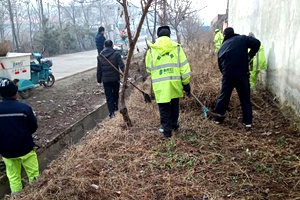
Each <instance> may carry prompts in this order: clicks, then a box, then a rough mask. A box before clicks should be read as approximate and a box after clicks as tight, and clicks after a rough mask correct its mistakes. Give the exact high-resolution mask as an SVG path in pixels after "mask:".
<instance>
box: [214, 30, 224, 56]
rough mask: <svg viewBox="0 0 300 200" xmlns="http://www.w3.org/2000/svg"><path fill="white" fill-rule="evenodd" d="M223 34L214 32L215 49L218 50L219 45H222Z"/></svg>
mask: <svg viewBox="0 0 300 200" xmlns="http://www.w3.org/2000/svg"><path fill="white" fill-rule="evenodd" d="M223 39H224V37H223V34H222V33H221V32H220V31H218V32H217V33H216V34H215V38H214V42H215V51H216V52H217V51H219V49H220V47H221V45H222V42H223Z"/></svg>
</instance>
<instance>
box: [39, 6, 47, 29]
mask: <svg viewBox="0 0 300 200" xmlns="http://www.w3.org/2000/svg"><path fill="white" fill-rule="evenodd" d="M40 15H41V16H40V19H41V20H42V30H43V31H44V30H45V27H46V19H45V15H44V6H43V0H40Z"/></svg>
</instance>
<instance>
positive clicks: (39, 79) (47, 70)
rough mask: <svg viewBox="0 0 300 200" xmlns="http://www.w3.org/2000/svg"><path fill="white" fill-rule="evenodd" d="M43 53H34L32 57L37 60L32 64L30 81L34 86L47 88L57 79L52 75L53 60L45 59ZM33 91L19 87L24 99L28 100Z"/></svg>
mask: <svg viewBox="0 0 300 200" xmlns="http://www.w3.org/2000/svg"><path fill="white" fill-rule="evenodd" d="M44 52H45V48H43V52H42V53H39V52H33V53H32V56H33V57H34V58H35V59H36V60H37V62H35V61H31V62H30V70H31V78H30V81H31V83H32V84H33V85H37V84H39V85H43V86H45V87H51V86H52V85H53V84H54V82H55V77H54V75H53V74H52V71H51V67H52V65H53V63H52V60H50V59H44V58H43V53H44ZM31 89H32V88H30V89H25V90H22V88H20V85H19V94H20V96H21V97H22V98H23V99H26V98H28V97H29V96H30V92H31Z"/></svg>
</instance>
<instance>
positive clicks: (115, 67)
mask: <svg viewBox="0 0 300 200" xmlns="http://www.w3.org/2000/svg"><path fill="white" fill-rule="evenodd" d="M100 55H101V56H102V58H104V60H106V61H107V62H108V63H109V64H110V65H111V66H112V67H113V68H114V69H115V70H116V71H117V72H118V73H119V74H120V75H122V76H124V74H123V73H122V72H120V70H118V68H116V67H115V66H114V64H112V63H111V62H110V61H109V60H108V59H107V58H106V57H105V56H104V55H103V54H102V53H100Z"/></svg>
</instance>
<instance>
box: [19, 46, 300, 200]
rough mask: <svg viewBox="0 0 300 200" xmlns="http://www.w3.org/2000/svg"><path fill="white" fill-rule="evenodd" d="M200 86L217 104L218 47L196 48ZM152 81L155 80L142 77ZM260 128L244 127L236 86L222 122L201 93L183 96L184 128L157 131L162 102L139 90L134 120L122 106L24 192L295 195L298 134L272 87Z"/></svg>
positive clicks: (131, 104)
mask: <svg viewBox="0 0 300 200" xmlns="http://www.w3.org/2000/svg"><path fill="white" fill-rule="evenodd" d="M188 58H189V61H190V63H191V67H192V81H191V86H192V90H193V92H194V93H195V94H196V95H197V97H199V98H200V100H201V101H203V102H204V103H205V104H206V105H207V106H208V107H209V108H213V106H214V105H215V102H216V99H217V97H218V94H219V90H220V82H221V81H220V79H221V75H220V72H219V71H218V68H217V64H216V55H215V54H214V53H213V52H211V50H209V49H208V50H205V49H204V50H203V49H199V50H198V51H195V50H193V51H189V54H188ZM143 88H144V89H147V90H148V89H149V88H150V86H149V80H148V81H147V82H145V83H144V84H143ZM252 100H253V103H254V106H253V114H254V122H253V129H252V130H251V131H249V132H246V130H244V128H243V126H242V124H241V109H240V104H239V101H238V98H237V95H236V93H234V94H233V96H232V99H231V103H230V107H229V109H228V113H227V115H226V116H227V118H226V120H225V122H224V124H223V125H215V124H214V123H213V122H212V121H210V120H209V119H207V118H204V116H203V113H202V110H201V108H200V106H199V105H198V104H197V103H196V101H195V99H192V98H185V99H183V100H182V101H181V115H180V124H181V128H180V130H179V131H177V132H175V133H174V136H173V137H172V139H170V140H164V139H162V136H161V134H160V133H159V132H158V130H157V128H158V127H159V124H160V123H159V114H158V109H157V105H156V104H155V103H152V104H145V103H144V102H143V97H142V95H141V93H139V92H138V91H134V92H133V93H132V95H131V97H130V99H129V100H128V102H127V107H128V109H129V115H130V117H131V119H132V121H133V124H134V126H133V127H132V128H129V129H128V130H123V129H122V128H121V126H120V125H121V124H122V123H123V121H122V117H121V115H120V114H117V116H116V118H114V119H111V120H106V121H104V122H103V123H102V124H100V125H99V127H98V130H94V131H91V132H90V133H89V135H88V136H87V137H86V138H85V139H84V140H83V141H82V142H81V144H80V145H75V146H72V147H70V148H69V149H68V150H67V151H65V152H64V153H63V155H62V156H61V157H60V158H59V159H57V160H55V161H53V162H52V163H51V164H50V165H49V166H48V168H47V169H46V170H45V171H44V172H43V173H42V175H41V177H40V178H39V179H38V180H37V181H36V182H35V183H34V184H33V185H31V186H28V187H27V188H25V190H24V192H23V193H22V196H23V197H22V198H20V199H30V200H33V199H59V200H63V199H78V200H79V199H80V200H81V199H97V200H98V199H107V200H111V199H124V200H125V199H126V200H127V199H139V200H146V199H175V200H183V199H197V200H201V199H295V198H297V197H299V196H300V192H299V189H300V187H299V182H300V179H299V175H300V174H299V169H298V168H299V167H300V161H299V156H300V148H299V145H298V139H299V136H298V134H297V133H296V132H295V131H294V130H293V128H292V127H291V126H290V122H289V120H288V119H285V118H284V117H283V115H282V114H281V112H280V110H279V109H278V108H277V107H276V106H275V104H274V103H273V102H272V101H271V100H269V98H268V95H267V93H266V92H265V91H263V90H259V91H258V93H257V94H255V96H253V99H252Z"/></svg>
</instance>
